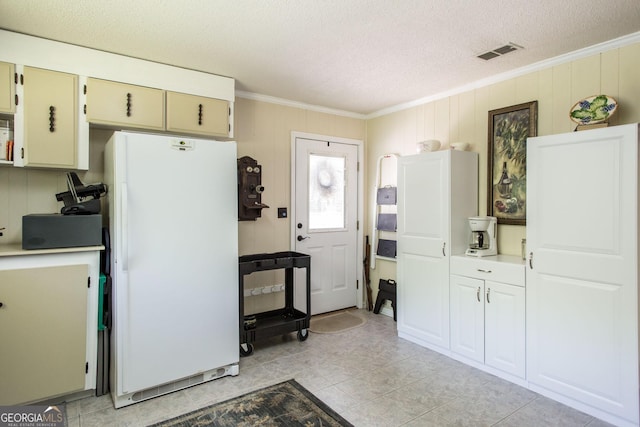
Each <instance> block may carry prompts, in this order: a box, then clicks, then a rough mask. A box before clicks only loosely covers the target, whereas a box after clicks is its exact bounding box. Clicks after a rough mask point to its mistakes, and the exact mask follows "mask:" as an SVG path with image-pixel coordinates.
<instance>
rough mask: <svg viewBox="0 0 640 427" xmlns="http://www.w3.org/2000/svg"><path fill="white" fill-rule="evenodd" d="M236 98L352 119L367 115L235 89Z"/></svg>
mask: <svg viewBox="0 0 640 427" xmlns="http://www.w3.org/2000/svg"><path fill="white" fill-rule="evenodd" d="M236 97H237V98H244V99H251V100H253V101H261V102H268V103H270V104H277V105H284V106H286V107H293V108H300V109H303V110H309V111H315V112H318V113H326V114H333V115H336V116H343V117H350V118H352V119H360V120H365V119H366V118H367V116H366V115H365V114H360V113H353V112H351V111H344V110H337V109H334V108H328V107H322V106H320V105H313V104H305V103H304V102H298V101H291V100H288V99H284V98H277V97H275V96H269V95H262V94H259V93H253V92H244V91H240V90H237V91H236Z"/></svg>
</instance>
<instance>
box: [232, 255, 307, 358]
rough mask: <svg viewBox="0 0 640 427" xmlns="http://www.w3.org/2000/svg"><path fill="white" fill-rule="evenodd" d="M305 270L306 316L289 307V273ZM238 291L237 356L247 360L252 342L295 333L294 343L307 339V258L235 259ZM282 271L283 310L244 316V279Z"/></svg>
mask: <svg viewBox="0 0 640 427" xmlns="http://www.w3.org/2000/svg"><path fill="white" fill-rule="evenodd" d="M294 268H305V269H306V286H305V289H306V312H302V311H300V310H298V309H296V308H295V307H294V306H293V292H294V286H293V285H294V283H293V281H294V280H293V269H294ZM238 269H239V279H240V280H239V285H240V286H239V288H240V354H241V355H242V356H248V355H250V354H251V353H252V352H253V344H252V343H253V342H254V341H257V340H260V339H263V338H268V337H272V336H275V335H283V334H287V333H290V332H295V331H297V332H298V340H300V341H304V340H306V339H307V337H308V336H309V332H308V328H309V323H310V320H311V293H310V284H311V257H310V256H309V255H306V254H302V253H299V252H290V251H289V252H275V253H265V254H255V255H244V256H241V257H240V258H239V267H238ZM276 269H285V289H284V292H285V306H284V307H283V308H281V309H277V310H272V311H267V312H263V313H256V314H252V315H249V316H245V314H244V276H246V275H248V274H251V273H254V272H256V271H266V270H276Z"/></svg>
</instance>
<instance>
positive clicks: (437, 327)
mask: <svg viewBox="0 0 640 427" xmlns="http://www.w3.org/2000/svg"><path fill="white" fill-rule="evenodd" d="M477 212H478V154H477V153H474V152H469V151H456V150H443V151H436V152H430V153H422V154H417V155H412V156H404V157H400V158H399V159H398V229H397V236H398V248H397V254H398V255H397V260H398V265H397V277H398V295H397V298H398V336H400V337H401V338H405V339H407V340H409V341H412V342H415V343H417V344H420V345H423V346H425V347H429V348H432V349H436V350H440V351H442V350H443V349H444V350H448V349H449V341H450V339H449V337H450V335H449V260H450V257H451V255H453V254H462V253H464V251H465V249H466V248H467V244H468V238H469V233H470V231H468V230H469V222H468V220H467V219H468V217H470V216H475V215H477Z"/></svg>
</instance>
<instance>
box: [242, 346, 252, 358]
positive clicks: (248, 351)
mask: <svg viewBox="0 0 640 427" xmlns="http://www.w3.org/2000/svg"><path fill="white" fill-rule="evenodd" d="M245 347H246V348H247V349H246V350H245ZM251 353H253V344H240V356H243V357H244V356H249V355H250V354H251Z"/></svg>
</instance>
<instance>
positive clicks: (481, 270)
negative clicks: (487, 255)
mask: <svg viewBox="0 0 640 427" xmlns="http://www.w3.org/2000/svg"><path fill="white" fill-rule="evenodd" d="M476 270H477V271H479V272H480V273H491V270H483V269H482V268H476Z"/></svg>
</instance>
